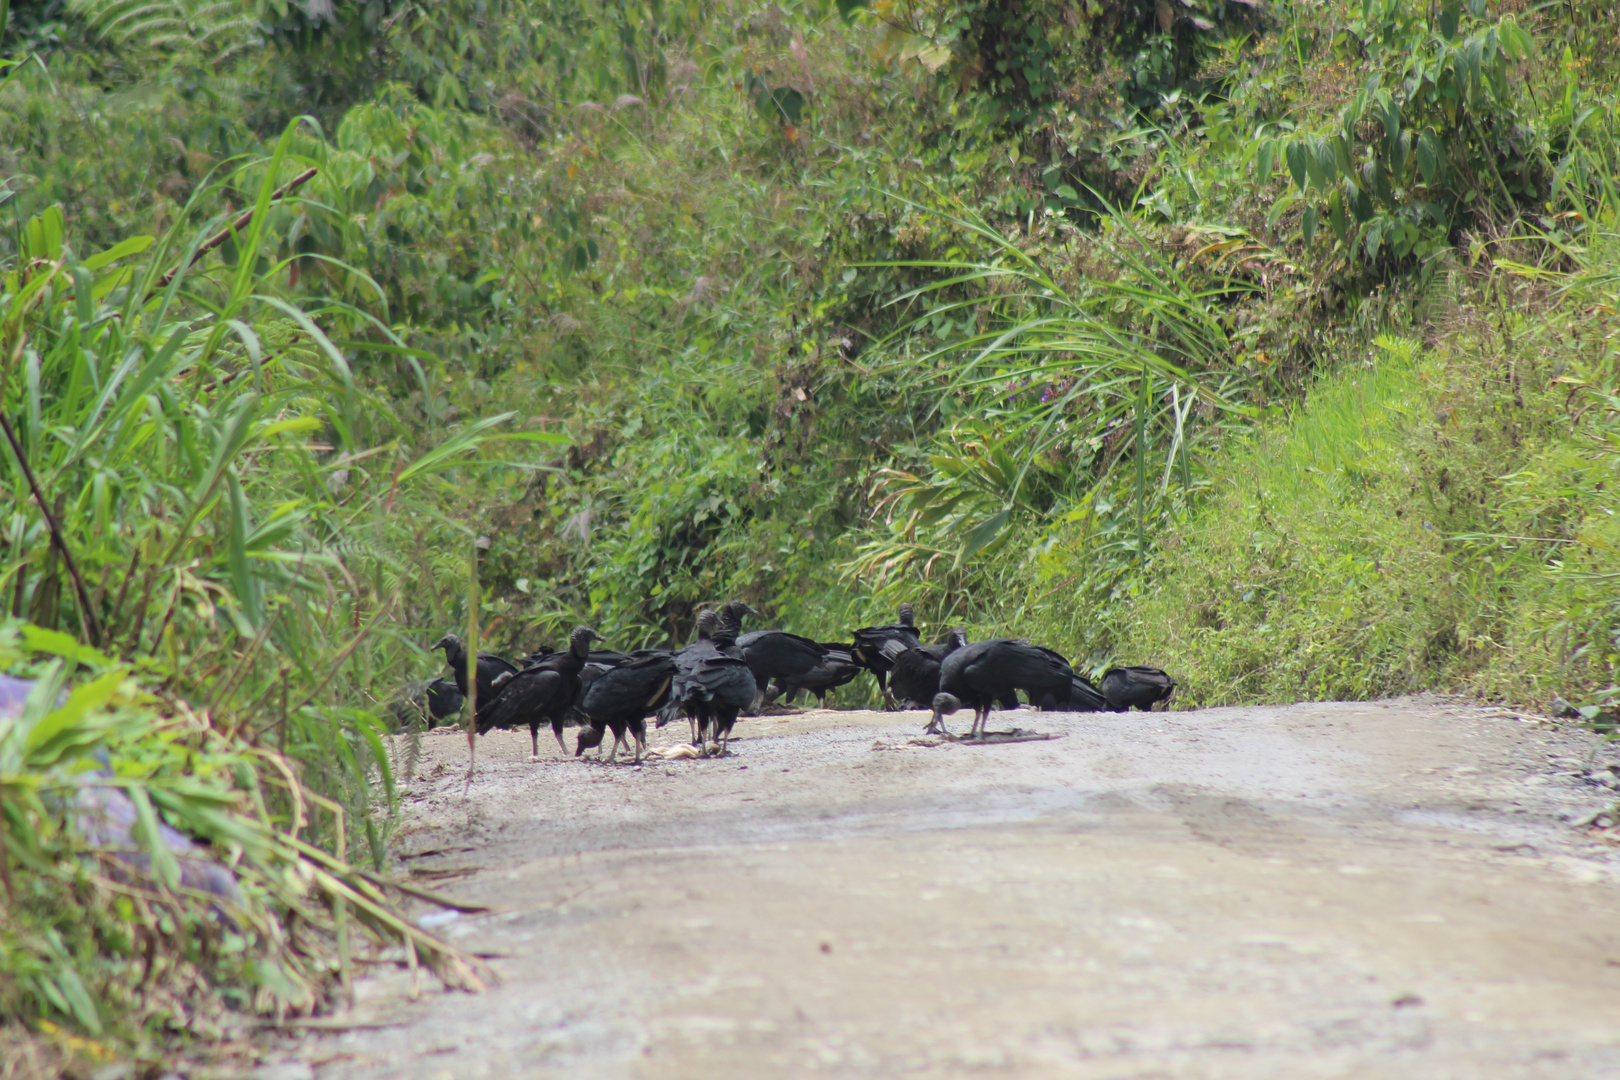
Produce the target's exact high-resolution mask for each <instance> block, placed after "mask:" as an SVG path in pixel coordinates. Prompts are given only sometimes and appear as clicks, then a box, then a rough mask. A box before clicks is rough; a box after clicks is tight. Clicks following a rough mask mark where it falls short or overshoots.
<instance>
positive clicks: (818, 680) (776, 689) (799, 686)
mask: <svg viewBox="0 0 1620 1080" xmlns="http://www.w3.org/2000/svg"><path fill="white" fill-rule="evenodd" d="M821 647H822V648H823V649H825V650H827V652H826V655H824V656H823V657H822V658H821V663H819V664H817V665H816V666H815V667H813V668H811V669H810V670H809V671H807V672H805V673H804V674H803V675H783V676H778V677H777V679H776V682H775V684H774V686H773V687H772V689H771V690H769V691H767V692H766V694H765V704H767V705H769V704H770V703H771V702H772V701H773V700H775V699H776V698H777V697H781V698H782V703H783V704H784V705H791V704H793V699H794V698H796V697H798V696H799V691H801V690H807V691H809V692H810V693H812V694H814V695H816V702H817V703H818V704H820V705H821V707H822V708H826V707H827V693H828V691H830V690H833V689H835V688H837V687H840V686H843V685H844V684H845V683H847V682H853V681H854V680H855V676H857V675H859V674H860V673H861V671H862V670H863V667H862V665H861V664H859V663H857V662H856V660H855V648H854V646H852V645H843V644H839V643H833V644H830V645H829V644H827V643H826V642H822V644H821Z"/></svg>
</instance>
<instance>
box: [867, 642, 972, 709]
mask: <svg viewBox="0 0 1620 1080" xmlns="http://www.w3.org/2000/svg"><path fill="white" fill-rule="evenodd" d="M967 643H968V640H967V634H965V633H964V632H963V631H962V628H961V627H959V626H958V627H952V628H951V632H950V634H949V635H948V636H947V637H946V638H945V641H944V642H943V643H942V644H939V645H906V644H904V642H903V641H902V640H901V639H899V638H891V639H890V640H889V641H886V642H884V646H883V654H884V656H885V657H887V658H888V660H889V663H890V667H891V670H890V674H889V689H890V691H891V692H892V693H893V695H894V700H895V701H896V703H898V704H900V705H909V706H910V707H911V708H913V709H926V708H929V707H931V706H932V704H933V701H934V695H935V694H937V693H939V667H940V664H941V663H943V662H944V660H945V658H946V657H947V656H949V655H951V653H953V652H955V651H956V650H957V649H960V648H961V647H962V646H964V645H966V644H967Z"/></svg>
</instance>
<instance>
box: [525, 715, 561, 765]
mask: <svg viewBox="0 0 1620 1080" xmlns="http://www.w3.org/2000/svg"><path fill="white" fill-rule="evenodd" d="M558 742H561V740H560V739H559V740H558ZM529 746H530V747H531V748H532V752H531V753H530V754H529V760H530V761H539V760H540V721H538V720H536V721H535V722H534V723H532V724H530V725H529ZM563 750H564V752H567V750H568V748H567V747H566V746H564V747H563Z"/></svg>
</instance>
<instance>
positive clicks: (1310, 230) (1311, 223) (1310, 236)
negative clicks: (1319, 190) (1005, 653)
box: [1300, 203, 1321, 247]
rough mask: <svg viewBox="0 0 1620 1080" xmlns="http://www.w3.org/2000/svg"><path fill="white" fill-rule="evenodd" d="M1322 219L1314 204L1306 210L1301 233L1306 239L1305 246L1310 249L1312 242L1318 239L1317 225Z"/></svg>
mask: <svg viewBox="0 0 1620 1080" xmlns="http://www.w3.org/2000/svg"><path fill="white" fill-rule="evenodd" d="M1320 217H1321V212H1320V211H1319V210H1317V208H1316V204H1315V203H1312V204H1311V205H1310V206H1307V207H1306V208H1305V216H1304V217H1303V218H1302V219H1301V220H1300V232H1301V234H1302V235H1303V236H1304V237H1305V246H1306V247H1310V245H1311V241H1312V240H1315V239H1316V223H1317V221H1318V219H1320Z"/></svg>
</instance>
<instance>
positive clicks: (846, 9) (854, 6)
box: [837, 0, 868, 22]
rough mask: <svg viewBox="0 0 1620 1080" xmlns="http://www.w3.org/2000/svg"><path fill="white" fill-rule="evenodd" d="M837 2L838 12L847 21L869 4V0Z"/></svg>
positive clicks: (842, 0)
mask: <svg viewBox="0 0 1620 1080" xmlns="http://www.w3.org/2000/svg"><path fill="white" fill-rule="evenodd" d="M837 3H838V14H839V15H841V16H842V17H843V19H844V21H845V22H849V21H850V20H852V19H853V18H854V17H855V13H856V12H857V11H859V10H861V9H862V8H864V7H867V6H868V2H867V0H837Z"/></svg>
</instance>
